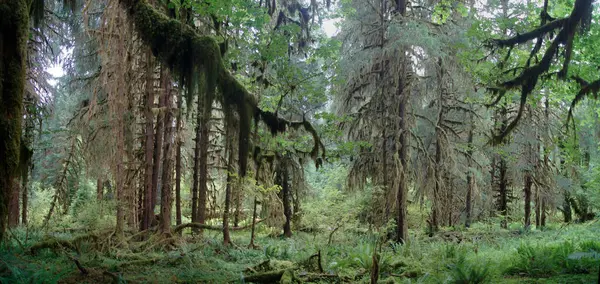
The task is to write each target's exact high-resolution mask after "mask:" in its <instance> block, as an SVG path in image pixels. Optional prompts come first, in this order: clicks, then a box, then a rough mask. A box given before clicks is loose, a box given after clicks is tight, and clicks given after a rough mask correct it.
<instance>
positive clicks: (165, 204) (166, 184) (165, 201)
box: [160, 68, 173, 235]
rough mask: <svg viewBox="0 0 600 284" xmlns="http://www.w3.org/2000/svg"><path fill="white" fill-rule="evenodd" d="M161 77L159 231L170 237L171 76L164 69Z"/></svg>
mask: <svg viewBox="0 0 600 284" xmlns="http://www.w3.org/2000/svg"><path fill="white" fill-rule="evenodd" d="M161 77H162V86H163V87H162V89H163V92H164V97H165V116H164V143H163V145H164V151H163V153H164V155H163V167H162V179H161V181H162V186H161V191H160V214H161V216H160V231H161V233H162V234H164V235H170V234H171V210H172V208H173V202H172V199H173V186H172V181H173V168H172V166H173V105H172V104H173V94H172V92H171V76H170V74H169V71H168V70H167V69H166V68H165V69H164V70H163V74H162V76H161Z"/></svg>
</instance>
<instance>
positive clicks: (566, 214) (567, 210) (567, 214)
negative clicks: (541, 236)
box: [536, 190, 573, 225]
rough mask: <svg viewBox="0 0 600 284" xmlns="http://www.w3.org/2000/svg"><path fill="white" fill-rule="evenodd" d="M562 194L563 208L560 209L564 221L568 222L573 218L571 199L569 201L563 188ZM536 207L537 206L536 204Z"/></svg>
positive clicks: (567, 194)
mask: <svg viewBox="0 0 600 284" xmlns="http://www.w3.org/2000/svg"><path fill="white" fill-rule="evenodd" d="M563 196H564V201H563V210H562V213H563V218H564V221H565V223H570V222H571V221H572V220H573V212H572V211H571V201H570V197H569V193H568V192H567V191H566V190H565V192H564V194H563ZM536 203H537V202H536ZM536 208H537V206H536ZM538 214H539V212H538ZM536 225H537V224H536Z"/></svg>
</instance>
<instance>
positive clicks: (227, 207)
mask: <svg viewBox="0 0 600 284" xmlns="http://www.w3.org/2000/svg"><path fill="white" fill-rule="evenodd" d="M232 120H233V118H231V117H230V118H229V119H228V121H227V125H226V127H227V134H226V137H228V138H227V141H226V142H225V144H226V147H227V173H226V174H227V180H226V181H227V182H226V184H225V208H224V209H223V245H225V246H227V245H230V244H231V236H230V235H229V210H230V208H231V190H232V186H233V183H234V180H233V174H234V169H233V163H234V158H233V157H234V147H233V142H232V140H233V139H231V135H232V133H231V132H232V131H231V128H232V126H231V123H232Z"/></svg>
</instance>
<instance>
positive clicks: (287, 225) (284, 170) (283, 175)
mask: <svg viewBox="0 0 600 284" xmlns="http://www.w3.org/2000/svg"><path fill="white" fill-rule="evenodd" d="M285 159H286V158H283V159H282V161H280V162H279V163H280V164H279V168H278V169H277V184H279V186H281V192H280V194H279V195H280V198H281V200H282V202H283V215H285V222H284V223H283V235H284V236H285V237H286V238H290V237H292V226H291V220H292V204H291V200H290V198H291V197H290V195H291V189H290V182H289V171H288V165H287V161H285Z"/></svg>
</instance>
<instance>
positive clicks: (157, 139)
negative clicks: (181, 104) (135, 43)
mask: <svg viewBox="0 0 600 284" xmlns="http://www.w3.org/2000/svg"><path fill="white" fill-rule="evenodd" d="M161 69H163V70H162V71H161V80H164V78H162V77H163V76H164V74H165V70H166V69H167V67H166V66H164V65H163V66H161ZM158 106H159V108H160V112H159V113H158V117H157V119H156V134H155V135H154V159H153V160H154V164H153V168H152V195H151V196H152V204H151V208H152V212H154V208H155V207H156V203H157V200H158V178H159V176H160V161H161V158H162V150H163V142H164V138H163V137H164V129H165V122H164V120H165V112H164V109H165V108H166V107H167V93H166V92H164V90H163V92H162V93H161V96H160V98H159V102H158Z"/></svg>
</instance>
